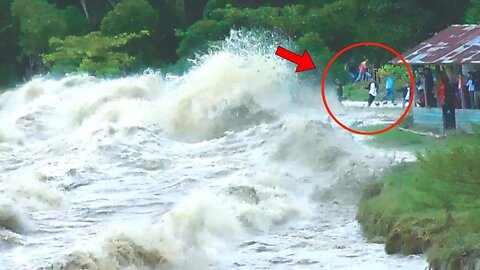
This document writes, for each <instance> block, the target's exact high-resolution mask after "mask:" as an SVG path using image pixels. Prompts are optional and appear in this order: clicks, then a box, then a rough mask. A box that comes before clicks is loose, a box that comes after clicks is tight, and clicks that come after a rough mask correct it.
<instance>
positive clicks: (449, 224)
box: [358, 136, 480, 269]
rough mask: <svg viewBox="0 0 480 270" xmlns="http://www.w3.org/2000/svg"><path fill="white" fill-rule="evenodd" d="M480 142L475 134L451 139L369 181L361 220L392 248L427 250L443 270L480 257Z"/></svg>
mask: <svg viewBox="0 0 480 270" xmlns="http://www.w3.org/2000/svg"><path fill="white" fill-rule="evenodd" d="M479 142H480V138H478V137H474V136H472V137H470V136H468V137H455V138H453V139H449V140H448V141H447V142H444V143H443V148H442V149H438V150H435V151H432V152H427V154H426V155H419V156H418V162H417V163H414V164H405V165H401V166H399V167H398V168H395V169H393V170H392V171H391V172H388V173H386V174H385V175H384V176H383V179H382V182H378V183H375V184H372V185H371V186H369V187H368V188H367V189H366V191H365V194H364V196H363V198H362V202H361V204H360V209H359V213H358V219H359V221H360V222H361V223H362V225H363V226H364V228H365V230H366V232H367V233H368V234H369V236H370V237H371V239H376V240H379V241H381V242H385V244H386V251H387V253H402V254H419V253H426V254H427V255H428V259H429V261H430V263H431V264H432V265H433V266H435V267H440V266H442V267H445V268H442V269H460V268H461V267H460V264H461V263H462V260H463V261H468V258H474V257H478V256H479V255H480V246H479V245H478V243H479V242H480V233H479V232H480V226H479V224H480V215H479V214H480V210H479V209H480V208H479V207H480V199H479V197H478V193H479V192H480V181H479V180H478V175H480V160H479V159H478V158H476V156H477V153H478V152H479V151H480V146H479ZM445 145H449V146H448V147H445ZM435 269H437V268H435ZM439 269H440V268H439ZM462 269H464V268H462ZM465 269H467V268H465ZM469 269H470V268H469Z"/></svg>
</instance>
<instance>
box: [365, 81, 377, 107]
mask: <svg viewBox="0 0 480 270" xmlns="http://www.w3.org/2000/svg"><path fill="white" fill-rule="evenodd" d="M366 89H368V107H370V105H372V103H373V101H374V100H375V97H377V95H378V84H377V82H376V81H375V79H373V78H372V79H371V80H370V83H369V84H368V85H367V87H366Z"/></svg>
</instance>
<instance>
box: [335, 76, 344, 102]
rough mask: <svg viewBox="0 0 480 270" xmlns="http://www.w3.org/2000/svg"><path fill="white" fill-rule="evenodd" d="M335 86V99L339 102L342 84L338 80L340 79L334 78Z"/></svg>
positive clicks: (341, 94) (341, 96) (340, 100)
mask: <svg viewBox="0 0 480 270" xmlns="http://www.w3.org/2000/svg"><path fill="white" fill-rule="evenodd" d="M335 88H336V89H337V99H338V101H339V102H342V100H343V84H342V83H341V82H340V79H338V78H336V79H335Z"/></svg>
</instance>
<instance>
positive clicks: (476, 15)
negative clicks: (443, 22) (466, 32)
mask: <svg viewBox="0 0 480 270" xmlns="http://www.w3.org/2000/svg"><path fill="white" fill-rule="evenodd" d="M465 22H466V23H470V24H478V23H480V0H472V5H471V6H470V8H469V9H468V10H467V14H466V17H465Z"/></svg>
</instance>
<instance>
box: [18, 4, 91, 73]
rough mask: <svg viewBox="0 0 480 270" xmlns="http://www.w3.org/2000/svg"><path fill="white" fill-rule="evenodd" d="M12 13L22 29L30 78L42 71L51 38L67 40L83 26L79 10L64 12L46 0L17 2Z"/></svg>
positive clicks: (22, 41) (22, 46)
mask: <svg viewBox="0 0 480 270" xmlns="http://www.w3.org/2000/svg"><path fill="white" fill-rule="evenodd" d="M11 12H12V15H13V16H14V18H15V19H16V20H17V22H18V25H19V29H20V37H19V46H20V48H21V50H22V55H21V56H22V57H27V59H28V69H27V76H30V75H31V74H30V73H31V72H35V70H38V69H40V68H41V61H40V60H41V59H40V57H39V56H40V54H42V53H44V52H46V51H47V50H48V40H49V39H50V38H52V37H64V36H66V35H67V34H69V33H72V32H74V31H75V30H76V29H75V28H78V27H79V25H81V24H82V23H78V20H79V18H81V16H79V13H78V10H76V9H75V8H67V9H66V10H61V9H58V8H56V7H55V6H54V5H52V4H50V3H48V2H47V1H46V0H14V1H13V2H12V5H11Z"/></svg>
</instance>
